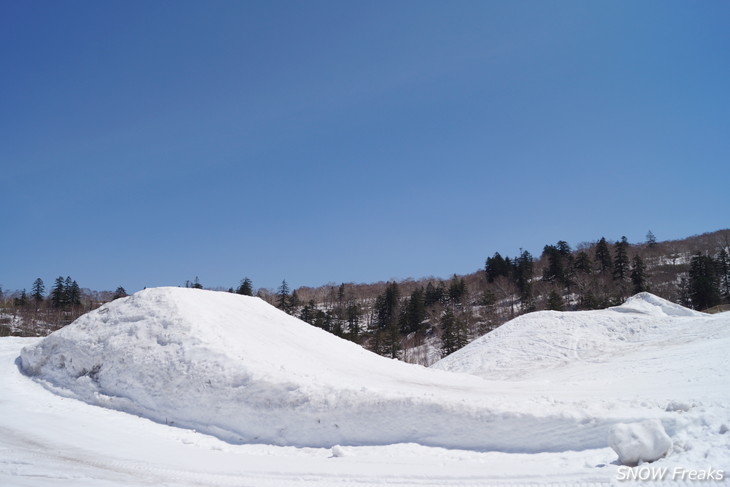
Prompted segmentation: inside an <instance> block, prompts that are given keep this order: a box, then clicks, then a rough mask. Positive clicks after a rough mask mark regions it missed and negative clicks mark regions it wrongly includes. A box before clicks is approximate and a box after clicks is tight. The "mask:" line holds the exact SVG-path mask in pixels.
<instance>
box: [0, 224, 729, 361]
mask: <svg viewBox="0 0 730 487" xmlns="http://www.w3.org/2000/svg"><path fill="white" fill-rule="evenodd" d="M652 238H653V237H652ZM602 245H603V246H604V247H603V249H601V246H602ZM728 252H730V230H719V231H716V232H712V233H707V234H703V235H698V236H693V237H689V238H686V239H681V240H676V241H664V242H661V241H655V240H651V239H648V240H647V242H643V243H638V244H631V243H629V242H625V241H623V240H621V239H619V240H618V241H608V240H605V239H601V240H597V241H595V242H591V243H580V244H578V245H576V248H574V249H573V248H571V247H570V246H569V245H568V244H567V243H566V242H557V243H556V244H551V245H546V246H545V248H544V250H543V252H542V254H541V255H539V256H532V255H530V254H529V253H528V252H525V251H523V252H521V253H520V254H519V255H517V256H515V257H512V258H510V257H503V256H501V255H499V254H498V253H495V254H494V255H493V256H489V257H487V258H486V265H485V266H484V267H482V268H481V269H480V270H478V271H475V272H473V273H470V274H466V275H454V276H452V277H450V278H446V279H442V278H435V277H430V278H422V279H418V280H414V279H406V280H403V281H398V282H395V281H391V282H387V283H386V282H379V283H373V284H354V283H341V284H330V285H326V286H320V287H300V288H298V289H295V290H293V291H292V292H289V290H288V289H279V290H278V291H277V290H267V289H258V290H255V289H254V288H253V287H252V283H251V282H250V280H248V283H247V286H248V287H247V288H246V289H245V290H243V289H242V288H241V287H239V292H243V293H250V294H254V293H255V294H256V295H257V296H259V297H261V298H262V299H264V300H266V301H267V302H269V303H270V304H273V305H276V306H279V307H281V308H283V309H285V310H286V311H287V312H288V313H289V314H291V315H293V316H296V317H297V318H300V319H302V320H303V321H306V322H307V323H309V324H311V325H313V326H315V327H318V328H321V329H323V330H326V331H328V332H330V333H332V334H334V335H336V336H339V337H342V338H347V339H348V340H351V341H353V342H356V343H358V344H360V345H362V346H364V347H366V348H368V349H369V350H372V351H375V352H376V353H379V354H381V355H385V356H388V357H394V358H399V359H401V360H404V361H406V362H411V363H418V364H421V365H430V364H431V363H433V362H434V361H435V360H437V359H439V358H441V356H443V355H447V354H449V353H452V352H453V351H455V350H458V349H459V348H461V347H463V346H464V345H466V344H467V343H469V342H470V341H472V340H474V339H476V338H478V337H480V336H482V335H484V334H485V333H486V332H488V331H490V330H494V329H496V328H497V327H499V326H500V325H502V324H503V323H505V322H507V321H509V320H511V319H513V318H515V317H517V316H520V315H522V314H524V313H526V312H530V311H539V310H548V309H550V310H559V311H561V310H572V311H582V310H591V309H602V308H605V307H608V306H617V305H620V304H621V303H622V302H623V301H624V300H625V299H626V298H628V297H629V296H631V295H632V294H636V293H637V292H641V291H650V292H651V293H653V294H654V295H656V296H659V297H661V298H664V299H667V300H670V301H672V302H678V303H681V304H683V305H685V306H687V307H692V308H695V309H701V310H704V309H709V308H714V307H715V306H716V305H722V303H723V302H724V303H728V301H730V257H728ZM695 264H696V265H695ZM693 266H694V267H693ZM693 268H695V271H696V272H695V271H693ZM708 270H711V271H712V272H711V275H708V274H707V271H708ZM59 281H60V282H61V283H63V280H62V279H61V278H60V277H59V278H58V279H57V284H58V282H59ZM65 282H66V284H68V283H71V282H72V280H71V278H70V277H67V278H66V280H65ZM73 284H75V281H73ZM185 285H186V287H202V285H201V284H200V283H199V281H198V280H197V278H196V280H195V281H193V282H190V281H188V282H186V283H185ZM708 289H709V290H710V291H711V292H710V293H709V295H707V294H708V293H707V291H706V290H708ZM55 291H56V286H54V290H53V292H52V293H50V294H54V293H55ZM230 291H231V292H234V291H236V289H234V288H230ZM80 292H81V299H80V300H79V301H78V304H76V305H64V304H60V305H58V306H56V305H55V304H54V302H53V299H52V297H51V296H49V297H48V298H46V299H45V300H41V301H36V300H35V299H34V298H33V297H32V296H31V295H27V296H25V297H23V294H22V293H21V292H19V291H15V292H12V293H10V292H7V291H6V292H5V293H4V294H0V336H3V335H16V336H45V335H47V334H48V333H50V332H51V331H53V330H55V329H58V328H60V327H62V326H65V325H66V324H68V323H70V322H71V321H73V320H74V319H75V318H77V317H78V316H80V315H81V314H83V313H85V312H87V311H89V310H93V309H95V308H97V307H98V306H100V305H102V304H103V303H104V302H108V301H110V300H112V299H114V298H115V297H118V296H124V295H126V292H125V291H124V289H123V288H121V287H120V288H119V289H117V291H116V292H114V293H112V292H110V291H103V292H95V291H90V290H86V289H81V290H80ZM61 294H63V293H61ZM700 294H702V295H700ZM716 309H723V308H722V307H718V308H716ZM447 311H450V312H451V314H449V313H447Z"/></svg>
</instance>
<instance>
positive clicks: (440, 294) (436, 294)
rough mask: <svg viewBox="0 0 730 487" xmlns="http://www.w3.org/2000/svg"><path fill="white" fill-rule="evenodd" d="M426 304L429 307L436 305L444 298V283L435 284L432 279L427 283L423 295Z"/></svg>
mask: <svg viewBox="0 0 730 487" xmlns="http://www.w3.org/2000/svg"><path fill="white" fill-rule="evenodd" d="M423 300H424V305H425V306H426V307H427V308H430V307H431V306H435V305H437V304H439V303H440V302H442V301H443V300H444V286H443V283H439V285H438V286H434V285H433V283H432V282H431V281H429V282H428V284H427V285H426V291H425V293H424V296H423Z"/></svg>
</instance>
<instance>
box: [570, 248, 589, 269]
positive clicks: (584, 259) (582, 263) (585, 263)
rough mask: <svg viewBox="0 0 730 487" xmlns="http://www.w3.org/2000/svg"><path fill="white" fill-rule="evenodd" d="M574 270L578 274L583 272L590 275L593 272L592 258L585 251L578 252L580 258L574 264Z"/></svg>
mask: <svg viewBox="0 0 730 487" xmlns="http://www.w3.org/2000/svg"><path fill="white" fill-rule="evenodd" d="M573 269H575V270H576V272H582V273H584V274H590V273H591V272H593V265H592V264H591V258H590V257H589V256H588V254H587V253H586V252H585V251H582V250H581V251H580V252H578V256H577V257H576V258H575V262H574V263H573Z"/></svg>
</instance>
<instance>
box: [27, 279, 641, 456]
mask: <svg viewBox="0 0 730 487" xmlns="http://www.w3.org/2000/svg"><path fill="white" fill-rule="evenodd" d="M20 366H21V369H22V370H23V371H24V372H25V373H26V374H27V375H30V376H33V377H34V378H35V379H36V380H37V381H38V382H40V383H41V384H42V385H44V386H45V387H47V388H48V389H50V390H52V391H54V392H56V393H59V394H62V395H66V396H68V397H73V398H77V399H80V400H82V401H85V402H87V403H90V404H94V405H99V406H104V407H108V408H112V409H117V410H121V411H126V412H129V413H133V414H137V415H141V416H144V417H147V418H150V419H152V420H155V421H157V422H161V423H167V424H174V425H177V426H182V427H187V428H193V429H196V430H198V431H200V432H204V433H209V434H212V435H215V436H217V437H219V438H221V439H224V440H226V441H229V442H235V443H268V444H275V445H293V446H316V447H325V448H332V447H333V446H335V445H342V446H348V445H375V444H389V443H404V442H407V443H419V444H422V445H430V446H445V447H456V448H466V449H478V450H499V451H520V452H538V451H565V450H582V449H586V448H600V447H604V446H605V438H606V434H607V433H608V428H609V427H610V426H611V425H612V424H613V423H615V422H616V421H617V419H631V418H616V417H599V418H590V417H587V414H586V413H584V412H582V411H581V410H580V409H579V408H578V407H566V406H565V405H555V404H552V403H551V402H549V401H542V402H541V401H535V400H530V401H524V400H522V399H520V398H516V399H510V398H509V397H507V396H506V395H505V394H504V393H502V394H499V393H495V391H494V390H493V389H492V387H490V384H489V383H487V382H486V381H483V380H482V379H479V378H476V377H472V376H468V375H462V374H449V373H445V372H441V371H436V370H430V369H426V368H424V367H421V366H416V365H409V364H405V363H403V362H399V361H397V360H391V359H386V358H383V357H380V356H378V355H375V354H373V353H371V352H368V351H366V350H365V349H363V348H362V347H360V346H358V345H356V344H353V343H350V342H347V341H345V340H342V339H339V338H337V337H335V336H334V335H331V334H329V333H327V332H324V331H322V330H320V329H317V328H315V327H313V326H310V325H309V324H307V323H304V322H302V321H300V320H298V319H296V318H294V317H292V316H289V315H287V314H286V313H284V312H282V311H280V310H278V309H276V308H274V307H273V306H270V305H269V304H267V303H265V302H264V301H262V300H260V299H258V298H253V297H246V296H239V295H236V294H231V293H223V292H213V291H204V290H197V289H181V288H156V289H148V290H145V291H141V292H139V293H136V294H134V295H133V296H130V297H127V298H123V299H119V300H116V301H113V302H111V303H108V304H106V305H104V306H102V307H101V308H99V309H98V310H95V311H92V312H90V313H88V314H86V315H84V316H82V317H81V318H79V319H78V320H76V321H75V322H74V323H72V324H71V325H69V326H67V327H65V328H63V329H61V330H59V331H57V332H54V333H52V334H51V335H49V336H48V337H46V338H45V339H43V340H41V341H39V342H38V343H37V344H35V345H33V346H29V347H26V348H24V349H23V350H22V351H21V359H20ZM335 453H336V452H335ZM333 454H334V453H333Z"/></svg>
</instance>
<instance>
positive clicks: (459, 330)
mask: <svg viewBox="0 0 730 487" xmlns="http://www.w3.org/2000/svg"><path fill="white" fill-rule="evenodd" d="M468 342H469V339H468V335H467V327H466V323H465V322H464V320H463V319H461V318H460V317H457V316H456V315H454V312H453V310H452V309H451V307H450V306H449V307H447V308H446V311H445V312H444V314H443V316H442V317H441V356H442V357H446V356H447V355H449V354H452V353H454V352H456V351H457V350H459V349H460V348H462V347H464V346H465V345H466V344H467V343H468Z"/></svg>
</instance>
